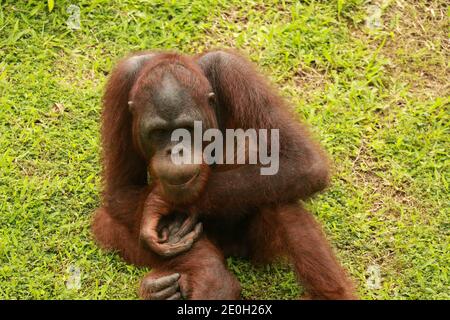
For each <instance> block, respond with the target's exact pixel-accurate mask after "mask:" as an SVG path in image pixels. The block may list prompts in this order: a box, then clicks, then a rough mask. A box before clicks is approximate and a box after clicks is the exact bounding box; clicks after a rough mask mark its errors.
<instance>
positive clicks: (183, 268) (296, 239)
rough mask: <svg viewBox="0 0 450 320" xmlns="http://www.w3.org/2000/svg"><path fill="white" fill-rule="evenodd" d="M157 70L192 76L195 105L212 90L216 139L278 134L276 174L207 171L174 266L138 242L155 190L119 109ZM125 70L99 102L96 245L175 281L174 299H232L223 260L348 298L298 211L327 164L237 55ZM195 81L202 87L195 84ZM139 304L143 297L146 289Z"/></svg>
mask: <svg viewBox="0 0 450 320" xmlns="http://www.w3.org/2000/svg"><path fill="white" fill-rule="evenodd" d="M141 55H142V53H141ZM161 63H163V64H164V63H166V64H167V65H168V68H169V67H170V66H173V64H180V65H182V66H185V67H187V68H188V69H189V70H190V71H191V72H192V74H193V75H194V76H193V78H192V79H185V80H186V83H187V84H189V83H191V84H192V86H191V90H192V93H193V95H194V96H196V92H197V91H196V90H197V89H196V88H197V85H201V86H208V85H210V86H211V87H212V89H213V90H214V92H215V94H216V96H217V100H218V102H219V106H220V109H221V114H220V119H219V120H220V123H218V125H219V127H220V128H221V129H224V128H243V129H247V128H256V129H258V128H265V129H279V130H280V166H279V168H280V169H279V172H278V174H276V175H274V176H263V175H260V170H259V167H258V166H255V165H244V166H239V167H237V168H234V167H233V169H232V170H231V169H230V170H228V169H227V168H226V165H223V166H225V167H224V168H221V167H220V166H219V167H218V168H217V167H216V168H214V169H212V171H211V173H210V174H209V177H208V178H207V180H206V181H205V184H206V185H205V188H204V190H203V192H202V194H201V195H200V196H199V197H197V198H196V199H195V201H194V203H192V205H194V206H195V208H196V210H198V212H200V220H201V221H202V222H203V226H204V232H203V235H202V236H201V238H200V239H199V240H198V241H197V242H195V244H194V245H193V247H192V248H191V249H190V250H189V251H187V252H185V253H183V254H180V255H178V256H176V257H173V258H163V257H161V256H159V255H157V254H155V253H154V252H152V251H151V250H149V249H148V248H147V247H146V246H144V245H143V244H142V243H141V241H140V233H139V232H140V227H141V223H142V218H143V211H144V207H145V205H144V204H145V202H146V199H147V198H148V197H149V195H151V194H152V190H154V188H155V187H154V185H153V186H149V185H148V183H147V166H148V163H147V161H146V160H145V159H144V158H143V157H142V156H141V155H140V152H139V150H138V149H139V148H138V147H137V146H136V141H135V137H133V128H132V124H133V122H132V119H133V115H132V113H131V112H130V111H129V108H128V105H127V102H128V99H129V95H130V91H131V90H132V87H133V85H134V83H135V82H136V80H137V78H138V77H139V76H140V75H142V74H145V70H146V69H150V68H152V66H154V65H157V64H161ZM134 67H136V66H131V67H130V62H129V60H127V59H125V60H123V61H122V62H120V63H119V64H118V66H117V67H116V68H115V70H114V71H113V72H112V75H111V77H110V79H109V82H108V85H107V87H106V93H105V96H104V109H103V115H102V145H103V164H104V172H103V177H104V185H105V187H104V191H103V206H102V208H100V209H98V211H97V212H96V214H95V217H94V222H93V232H94V234H95V237H96V239H97V241H98V242H99V243H100V245H101V246H102V247H104V248H106V249H111V250H116V251H118V252H119V254H120V255H121V256H122V257H123V258H124V259H125V260H126V261H128V262H129V263H133V264H136V265H140V266H149V267H152V268H153V270H152V272H151V273H150V274H149V275H148V276H147V277H146V278H158V277H160V276H163V275H167V274H172V273H174V272H178V273H180V274H181V278H180V280H179V282H180V286H181V289H182V292H183V293H184V294H185V295H186V296H187V297H188V298H190V299H208V298H210V299H215V298H221V299H227V298H228V299H234V298H239V296H240V287H239V283H238V282H237V280H236V278H235V277H234V276H233V275H232V274H231V273H230V272H229V271H228V270H227V268H226V266H225V263H224V257H226V256H229V255H238V256H244V257H248V258H250V259H252V260H253V261H255V262H263V263H265V262H270V261H273V259H274V258H276V257H279V256H287V257H288V258H289V259H290V260H291V262H292V263H293V265H294V267H295V271H296V273H297V275H298V277H299V280H300V281H301V282H302V284H303V285H304V286H305V287H306V289H307V291H308V295H309V296H310V297H311V298H317V299H351V298H355V294H354V288H353V286H352V284H351V282H350V281H349V280H348V278H347V276H346V274H345V272H344V270H343V269H342V267H341V266H340V265H339V264H338V262H337V261H336V259H335V257H334V255H333V253H332V250H331V248H330V247H329V245H328V243H327V241H326V239H325V237H324V235H323V233H322V231H321V230H320V226H319V225H318V224H317V222H315V220H314V218H313V216H312V215H311V214H310V213H308V212H307V211H306V210H305V209H303V208H302V206H301V204H300V203H298V201H299V200H301V199H306V198H308V197H310V196H311V195H313V194H314V193H316V192H318V191H321V190H323V189H324V188H325V187H326V186H327V185H328V181H329V171H328V163H327V160H326V157H325V156H324V153H323V152H322V151H321V149H320V147H319V146H318V145H317V144H316V143H314V142H313V141H312V140H311V139H310V137H309V135H308V133H307V130H306V129H305V128H304V127H303V126H302V125H301V124H299V123H298V122H297V121H295V120H293V115H292V114H291V113H290V112H289V111H288V108H287V106H286V104H285V102H284V101H283V100H282V99H281V98H280V97H279V95H278V94H277V93H276V92H275V91H274V90H273V89H272V88H271V87H270V85H269V84H268V83H267V81H266V80H265V79H264V78H263V77H262V76H261V75H260V74H259V73H258V72H256V71H255V70H254V68H253V67H252V65H251V64H250V63H249V62H247V61H246V60H245V59H244V58H242V57H241V56H240V55H238V54H237V53H234V52H231V51H215V52H210V53H204V54H201V55H198V56H194V57H187V56H183V55H179V54H173V53H170V54H165V53H162V54H156V55H155V57H153V58H152V59H149V61H148V62H146V61H144V62H143V66H140V67H138V68H136V70H134ZM130 70H131V72H130ZM194 78H195V79H197V80H195V79H194ZM198 79H202V81H203V80H205V79H207V80H208V81H207V82H206V83H204V82H200V83H196V82H195V81H198ZM194 83H195V85H194ZM198 99H201V97H198ZM203 111H204V113H205V118H208V119H211V118H212V119H213V120H210V121H215V117H214V114H213V113H212V112H211V110H203ZM140 294H141V296H142V297H144V298H145V297H147V295H148V294H147V293H146V289H145V287H143V286H142V287H141V290H140Z"/></svg>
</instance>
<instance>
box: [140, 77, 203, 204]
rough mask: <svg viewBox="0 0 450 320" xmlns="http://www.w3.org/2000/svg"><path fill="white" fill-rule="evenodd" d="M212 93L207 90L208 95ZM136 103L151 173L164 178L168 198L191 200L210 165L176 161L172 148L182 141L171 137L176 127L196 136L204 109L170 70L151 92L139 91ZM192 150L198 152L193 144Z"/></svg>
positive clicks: (179, 201) (178, 200) (174, 200)
mask: <svg viewBox="0 0 450 320" xmlns="http://www.w3.org/2000/svg"><path fill="white" fill-rule="evenodd" d="M142 90H146V88H145V87H144V88H143V89H142ZM149 93H150V94H149ZM208 94H209V92H205V96H208ZM132 105H133V108H135V109H137V110H136V111H137V112H135V117H134V121H135V122H136V123H135V128H137V129H138V131H139V134H138V135H137V136H138V137H139V141H138V143H139V145H140V149H141V151H142V153H143V154H144V156H145V157H146V158H147V159H149V160H150V166H149V170H150V173H151V175H152V176H153V177H156V178H157V179H158V180H159V181H160V182H161V185H162V189H163V191H164V195H165V196H166V197H167V198H168V199H170V200H171V201H173V202H175V203H184V202H189V199H190V198H193V197H194V196H196V195H198V193H199V192H200V191H201V189H202V188H203V185H204V182H205V181H204V180H205V178H206V176H205V175H206V174H207V172H206V171H208V167H205V165H201V164H182V165H180V164H175V163H174V162H173V161H172V152H174V151H173V147H174V146H175V145H177V144H178V143H179V141H171V135H172V132H173V131H174V130H175V129H185V130H187V131H189V133H190V134H191V137H192V138H193V129H194V121H202V118H203V116H202V113H201V111H200V110H201V109H200V108H199V106H198V105H197V103H196V102H195V101H194V99H193V97H192V96H191V94H190V92H189V90H188V89H187V88H185V87H183V86H182V85H181V84H180V83H179V81H178V80H177V79H176V78H175V77H174V76H173V75H172V74H170V73H166V74H165V75H164V76H163V78H162V81H161V83H160V84H159V85H158V86H157V87H152V88H151V92H147V93H145V92H137V93H136V94H135V97H133V100H132ZM181 152H183V151H181ZM191 152H196V151H195V150H194V147H193V145H192V144H191ZM197 152H201V150H197Z"/></svg>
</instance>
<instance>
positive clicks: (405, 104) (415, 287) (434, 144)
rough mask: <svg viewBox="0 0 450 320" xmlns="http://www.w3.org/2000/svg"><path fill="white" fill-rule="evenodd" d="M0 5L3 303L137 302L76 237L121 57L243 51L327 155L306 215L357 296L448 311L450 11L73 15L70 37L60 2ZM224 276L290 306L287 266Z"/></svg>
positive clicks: (163, 8) (439, 4) (120, 276)
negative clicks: (104, 100) (324, 183)
mask: <svg viewBox="0 0 450 320" xmlns="http://www.w3.org/2000/svg"><path fill="white" fill-rule="evenodd" d="M73 2H75V1H73ZM0 4H1V8H0V299H11V298H20V299H30V298H31V299H80V298H81V299H117V298H119V299H134V298H137V287H138V282H139V280H140V278H141V277H142V276H143V275H144V274H145V273H146V272H148V270H145V269H139V268H136V267H134V266H131V265H127V264H126V263H124V262H122V261H121V259H120V258H119V257H118V256H117V255H115V254H112V253H105V252H102V251H101V250H100V249H99V248H98V247H97V246H96V245H95V244H94V242H93V241H92V238H91V235H90V230H89V225H90V219H91V217H92V213H93V210H94V209H95V208H96V207H97V206H98V205H99V191H100V176H99V174H100V163H99V151H100V150H99V115H100V108H101V105H100V101H101V95H102V90H103V86H104V84H105V80H106V78H107V75H108V72H109V71H110V70H111V68H112V66H113V65H114V63H115V62H116V61H117V59H119V58H120V57H122V56H123V55H125V54H126V53H128V52H130V51H133V50H142V49H152V48H160V49H161V48H167V49H175V50H179V51H182V52H185V53H197V52H201V51H202V50H204V49H207V48H213V47H234V48H239V49H240V50H242V52H244V53H246V54H247V55H248V56H249V57H250V58H251V59H252V60H253V61H254V62H255V63H257V64H258V65H259V66H260V68H261V70H262V71H263V72H264V73H265V74H266V75H268V76H269V77H270V78H271V79H272V81H273V82H274V83H275V84H276V85H277V86H278V87H279V88H280V89H281V90H282V93H283V95H284V96H285V97H286V98H287V99H289V100H290V101H291V105H292V106H293V108H295V110H296V112H297V114H298V116H299V118H301V119H303V120H304V121H306V122H307V123H308V124H310V125H311V128H312V130H313V132H314V134H315V135H316V137H317V139H318V140H320V141H321V143H322V144H323V145H324V146H325V148H326V149H327V151H328V152H329V154H330V156H331V158H332V160H333V163H334V164H333V171H334V178H333V184H332V186H331V188H329V190H328V191H327V192H325V193H323V194H321V195H320V196H318V197H316V198H315V199H313V200H312V201H310V202H308V203H307V206H308V208H309V209H311V211H312V212H313V213H314V214H315V215H316V217H317V219H318V220H320V221H321V222H322V223H323V225H324V228H325V231H326V233H327V235H328V237H329V239H330V241H331V242H332V244H333V246H334V248H335V249H336V252H337V254H338V256H339V258H340V260H341V261H342V263H343V264H344V265H345V266H346V268H347V269H348V270H349V273H350V274H351V276H352V277H353V278H354V279H355V282H356V283H357V285H358V291H359V294H360V296H361V297H362V298H363V299H450V279H449V269H450V241H449V240H450V237H449V230H450V209H449V208H450V203H449V174H450V168H449V165H450V159H449V150H450V138H449V137H450V130H449V129H450V108H449V107H450V89H449V81H448V79H449V78H450V72H449V61H450V59H449V57H450V43H449V38H448V31H449V9H448V6H447V5H448V2H447V1H445V0H429V1H425V0H417V1H415V0H392V1H389V0H388V1H386V0H385V1H381V0H380V1H372V2H371V4H369V3H368V2H367V1H362V0H335V1H332V0H329V1H318V0H317V1H312V0H310V1H288V0H286V1H274V0H253V1H237V0H233V1H225V0H194V1H189V0H176V1H175V0H173V1H162V0H158V1H143V0H142V1H131V0H128V1H119V0H116V1H106V0H94V1H80V3H79V4H78V6H79V8H80V17H81V25H80V29H79V30H72V29H70V28H69V27H68V25H67V24H66V21H67V19H68V18H69V15H70V14H69V13H68V12H67V8H68V6H69V5H70V4H71V1H59V0H57V1H55V5H54V8H53V9H52V10H51V11H50V10H49V8H48V6H47V3H46V1H37V0H36V1H13V0H11V1H9V0H7V1H5V0H0ZM299 183H300V182H299ZM228 262H229V265H230V268H231V269H232V270H233V272H234V273H236V275H237V276H238V277H239V279H240V280H241V283H242V285H243V295H244V297H245V298H248V299H253V298H257V299H270V298H271V299H295V298H296V297H298V295H299V294H300V293H301V291H302V289H301V288H299V287H298V286H297V284H296V282H295V278H294V275H293V273H292V271H291V270H290V268H289V267H288V266H286V265H274V266H270V267H267V268H263V269H258V268H254V267H252V266H251V265H249V264H248V263H246V262H245V261H240V260H236V259H230V260H229V261H228ZM74 268H75V269H79V270H80V277H81V286H80V287H79V288H71V287H70V286H67V285H66V284H70V282H71V279H73V277H74V273H73V272H70V269H74ZM378 273H379V274H378ZM378 275H379V277H378Z"/></svg>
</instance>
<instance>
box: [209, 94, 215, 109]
mask: <svg viewBox="0 0 450 320" xmlns="http://www.w3.org/2000/svg"><path fill="white" fill-rule="evenodd" d="M208 102H209V104H210V105H211V106H214V105H215V104H216V94H215V93H214V92H210V93H208Z"/></svg>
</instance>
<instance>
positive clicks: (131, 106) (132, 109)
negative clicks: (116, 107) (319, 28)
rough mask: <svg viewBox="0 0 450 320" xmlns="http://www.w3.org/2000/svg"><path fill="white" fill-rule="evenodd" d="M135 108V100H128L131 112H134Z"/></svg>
mask: <svg viewBox="0 0 450 320" xmlns="http://www.w3.org/2000/svg"><path fill="white" fill-rule="evenodd" d="M134 108H135V105H134V102H133V101H128V109H129V110H130V112H133V111H134Z"/></svg>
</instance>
